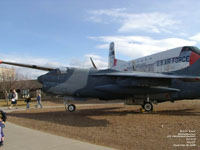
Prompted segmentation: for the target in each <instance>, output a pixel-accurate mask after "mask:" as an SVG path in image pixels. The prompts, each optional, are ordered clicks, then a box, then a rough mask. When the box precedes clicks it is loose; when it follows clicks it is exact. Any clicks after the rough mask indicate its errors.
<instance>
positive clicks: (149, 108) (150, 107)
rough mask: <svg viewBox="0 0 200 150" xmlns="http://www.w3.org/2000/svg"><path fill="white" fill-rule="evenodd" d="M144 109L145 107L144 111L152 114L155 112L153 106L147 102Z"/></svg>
mask: <svg viewBox="0 0 200 150" xmlns="http://www.w3.org/2000/svg"><path fill="white" fill-rule="evenodd" d="M143 107H144V110H145V111H147V112H150V111H152V110H153V104H152V103H150V102H145V103H144V105H143Z"/></svg>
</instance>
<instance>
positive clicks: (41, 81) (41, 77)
mask: <svg viewBox="0 0 200 150" xmlns="http://www.w3.org/2000/svg"><path fill="white" fill-rule="evenodd" d="M38 81H39V82H40V83H43V82H44V77H43V75H42V76H39V77H38Z"/></svg>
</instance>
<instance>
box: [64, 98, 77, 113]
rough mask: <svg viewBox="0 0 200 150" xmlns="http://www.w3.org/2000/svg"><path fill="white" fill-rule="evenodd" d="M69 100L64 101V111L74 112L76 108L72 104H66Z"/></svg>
mask: <svg viewBox="0 0 200 150" xmlns="http://www.w3.org/2000/svg"><path fill="white" fill-rule="evenodd" d="M68 102H69V100H64V105H65V109H66V110H68V111H69V112H74V111H75V110H76V106H75V105H74V104H68Z"/></svg>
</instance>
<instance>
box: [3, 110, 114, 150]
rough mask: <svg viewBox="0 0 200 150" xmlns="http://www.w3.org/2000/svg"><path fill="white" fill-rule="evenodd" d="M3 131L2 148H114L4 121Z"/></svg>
mask: <svg viewBox="0 0 200 150" xmlns="http://www.w3.org/2000/svg"><path fill="white" fill-rule="evenodd" d="M0 109H1V108H0ZM4 110H5V111H6V110H7V108H6V109H4ZM19 110H20V109H19ZM8 111H10V110H8ZM4 133H5V143H4V146H3V147H1V148H0V149H2V150H114V149H111V148H107V147H103V146H98V145H94V144H89V143H86V142H81V141H78V140H72V139H69V138H65V137H60V136H56V135H52V134H48V133H44V132H40V131H37V130H32V129H29V128H25V127H21V126H18V125H16V124H13V123H10V122H6V128H5V129H4Z"/></svg>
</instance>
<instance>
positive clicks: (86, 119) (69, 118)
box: [8, 107, 200, 127]
mask: <svg viewBox="0 0 200 150" xmlns="http://www.w3.org/2000/svg"><path fill="white" fill-rule="evenodd" d="M125 109H126V107H106V108H94V109H93V108H91V109H81V110H77V111H76V112H73V113H70V112H68V111H62V110H49V111H44V112H43V111H42V110H39V112H37V111H35V110H34V111H33V112H32V111H31V110H29V111H20V112H12V113H9V114H8V118H9V116H13V117H17V118H26V119H34V120H42V121H47V122H52V123H58V124H63V125H68V126H76V127H106V126H107V125H109V124H110V122H109V120H108V119H106V118H107V116H126V115H133V117H134V115H169V116H200V111H197V109H179V110H159V111H157V112H152V113H147V112H145V113H141V112H140V111H139V110H129V109H130V107H129V109H128V110H125ZM95 116H99V117H100V118H102V119H96V118H97V117H95ZM104 116H106V117H104Z"/></svg>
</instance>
